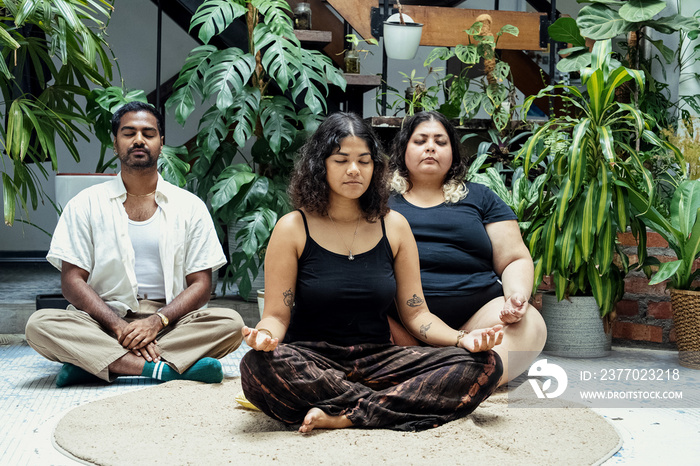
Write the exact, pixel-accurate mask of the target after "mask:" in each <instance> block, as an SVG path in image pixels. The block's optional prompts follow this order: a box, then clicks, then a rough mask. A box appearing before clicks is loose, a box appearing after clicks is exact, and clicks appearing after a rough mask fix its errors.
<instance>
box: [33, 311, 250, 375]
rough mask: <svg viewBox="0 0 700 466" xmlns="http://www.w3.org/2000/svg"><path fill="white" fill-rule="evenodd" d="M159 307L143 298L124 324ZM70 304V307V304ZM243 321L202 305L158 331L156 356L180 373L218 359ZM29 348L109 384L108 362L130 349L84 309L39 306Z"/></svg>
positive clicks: (235, 341)
mask: <svg viewBox="0 0 700 466" xmlns="http://www.w3.org/2000/svg"><path fill="white" fill-rule="evenodd" d="M162 306H163V305H162V304H161V303H158V302H155V301H148V300H143V301H141V303H140V307H141V311H140V312H138V313H133V312H129V313H128V314H127V316H126V317H125V320H126V321H127V322H131V321H133V320H136V319H143V318H146V317H149V316H151V315H152V314H153V313H155V312H156V311H157V310H158V309H159V308H161V307H162ZM71 307H72V306H71ZM242 327H243V319H241V316H240V315H239V314H238V313H237V312H236V311H234V310H232V309H224V308H206V309H199V310H196V311H192V312H190V313H188V314H185V315H184V316H182V317H181V318H180V319H179V320H178V321H177V322H175V323H171V324H170V325H169V326H168V327H167V328H165V329H163V330H162V331H161V332H160V333H159V334H158V337H157V340H158V344H157V348H158V350H159V351H160V355H161V358H162V359H163V360H164V361H165V362H167V363H168V365H169V366H171V367H172V368H174V369H175V370H176V371H178V372H179V373H182V372H184V371H186V370H187V369H188V368H189V367H190V366H192V364H194V363H195V362H197V361H198V360H199V359H201V358H204V357H211V358H217V359H219V358H223V357H224V356H226V355H227V354H229V353H231V352H233V351H234V350H235V349H236V348H238V346H239V345H240V344H241V340H242V339H243V337H242V335H241V328H242ZM26 338H27V343H29V346H31V347H32V348H34V349H35V350H36V351H37V352H38V353H39V354H41V355H42V356H44V357H45V358H47V359H50V360H51V361H57V362H63V363H71V364H73V365H75V366H78V367H80V368H82V369H84V370H86V371H87V372H90V373H91V374H94V375H96V376H97V377H99V378H101V379H103V380H106V381H108V382H111V381H113V380H114V379H115V378H116V377H117V374H110V373H109V370H108V366H109V365H110V364H112V363H113V362H114V361H116V360H117V359H119V358H121V357H122V356H124V355H125V354H126V353H128V352H129V350H127V349H125V348H123V347H122V346H121V345H120V344H119V342H118V341H117V339H116V338H115V336H114V335H111V334H110V333H107V332H106V331H105V329H104V328H103V327H102V326H101V325H100V324H99V323H98V322H97V321H96V320H95V319H93V318H92V317H90V316H89V315H88V314H87V313H86V312H83V311H78V310H74V309H73V310H71V309H41V310H38V311H36V312H35V313H34V314H32V315H31V317H30V318H29V321H28V322H27V328H26Z"/></svg>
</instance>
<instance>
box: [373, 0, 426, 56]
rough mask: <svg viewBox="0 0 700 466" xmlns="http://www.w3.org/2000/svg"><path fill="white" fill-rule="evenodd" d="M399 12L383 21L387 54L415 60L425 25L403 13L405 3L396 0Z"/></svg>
mask: <svg viewBox="0 0 700 466" xmlns="http://www.w3.org/2000/svg"><path fill="white" fill-rule="evenodd" d="M396 4H397V7H398V10H399V12H398V13H395V14H393V15H391V16H389V17H388V18H387V19H386V21H384V23H383V29H382V35H383V36H384V50H385V51H386V56H387V57H389V58H393V59H396V60H413V59H414V58H415V57H416V53H417V52H418V46H419V45H420V38H421V36H422V35H423V25H422V24H421V23H416V22H414V21H413V19H412V18H411V17H410V16H408V15H404V14H403V5H401V2H400V1H398V0H397V1H396Z"/></svg>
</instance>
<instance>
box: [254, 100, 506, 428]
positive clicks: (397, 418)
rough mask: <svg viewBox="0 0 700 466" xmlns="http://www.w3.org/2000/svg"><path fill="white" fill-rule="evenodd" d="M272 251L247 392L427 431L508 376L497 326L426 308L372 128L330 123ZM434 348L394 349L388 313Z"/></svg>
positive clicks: (315, 415) (295, 406)
mask: <svg viewBox="0 0 700 466" xmlns="http://www.w3.org/2000/svg"><path fill="white" fill-rule="evenodd" d="M290 194H291V198H292V201H293V203H294V204H295V206H296V207H297V209H299V210H297V211H294V212H292V213H290V214H287V215H285V216H284V217H282V218H281V219H280V220H279V222H278V223H277V225H276V226H275V229H274V232H273V234H272V237H271V239H270V244H269V247H268V249H267V253H266V256H265V308H264V311H263V317H262V320H261V321H260V322H259V323H258V325H257V326H256V327H255V328H254V329H253V328H248V327H243V330H242V331H243V336H244V338H245V340H246V343H247V344H248V345H250V346H251V348H253V350H252V351H249V352H248V353H246V355H245V356H244V357H243V359H242V361H241V383H242V386H243V391H244V393H245V396H246V398H247V399H248V401H250V402H251V403H252V404H253V405H255V406H257V407H258V408H260V409H261V410H262V411H264V412H265V413H266V414H268V415H270V416H272V417H274V418H276V419H279V420H281V421H284V422H286V423H290V424H294V423H300V424H301V427H300V429H299V430H300V432H310V431H312V430H313V429H317V428H343V427H350V426H355V427H383V428H391V429H397V430H420V429H426V428H430V427H436V426H438V425H441V424H443V423H445V422H448V421H450V420H453V419H457V418H460V417H463V416H466V415H467V414H469V413H470V412H471V411H473V410H474V409H475V408H476V406H477V405H478V404H479V403H481V401H483V400H484V399H486V398H487V397H488V396H489V395H490V394H491V393H492V392H493V390H494V389H495V388H496V386H497V384H498V381H499V379H500V377H501V375H502V371H501V361H500V358H499V356H498V355H497V354H496V353H495V352H494V351H492V350H491V349H492V348H493V347H494V346H496V345H498V344H499V343H500V341H501V339H502V336H503V334H502V330H501V329H502V325H500V324H497V325H494V326H489V327H488V328H484V329H477V330H473V331H471V332H464V331H461V332H460V331H457V330H453V329H452V328H450V327H449V326H447V325H446V324H445V323H444V322H442V321H441V320H440V319H439V318H437V317H435V316H434V315H433V314H431V313H430V311H429V310H428V308H427V306H426V305H425V299H424V297H423V291H422V290H421V284H420V270H419V266H418V250H417V248H416V243H415V241H414V239H413V235H411V230H410V227H409V226H408V222H406V219H404V218H403V217H402V216H401V214H399V213H397V212H393V211H389V209H388V207H387V199H388V196H389V190H388V184H387V167H386V161H385V159H384V157H383V156H382V154H381V151H380V148H379V142H378V140H377V138H376V136H375V135H374V132H373V131H372V128H371V127H370V126H369V125H368V124H367V123H366V122H365V121H364V120H362V119H361V118H359V117H358V116H356V115H353V114H347V113H337V114H334V115H331V116H329V117H328V118H327V119H326V120H325V121H324V122H323V123H322V124H321V125H320V126H319V128H318V130H317V131H316V132H315V133H314V135H313V136H312V137H311V138H310V139H309V141H308V142H307V143H306V145H305V146H304V148H303V149H302V151H301V157H300V159H299V161H298V162H297V166H296V168H295V172H294V174H293V177H292V181H291V186H290ZM394 301H396V302H397V303H399V304H398V312H399V313H400V314H401V318H402V320H403V321H404V322H405V324H406V328H407V329H408V331H409V332H411V334H412V335H414V336H415V337H416V338H419V339H421V340H422V341H425V342H426V343H428V344H430V345H434V346H440V347H424V348H405V347H401V346H396V345H393V344H392V343H391V341H390V338H391V335H390V329H389V325H388V323H387V312H388V310H389V309H390V308H392V307H394Z"/></svg>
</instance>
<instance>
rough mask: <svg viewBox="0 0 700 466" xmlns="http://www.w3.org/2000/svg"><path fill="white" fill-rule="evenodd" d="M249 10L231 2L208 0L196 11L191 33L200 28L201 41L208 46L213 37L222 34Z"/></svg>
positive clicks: (228, 0)
mask: <svg viewBox="0 0 700 466" xmlns="http://www.w3.org/2000/svg"><path fill="white" fill-rule="evenodd" d="M246 11H247V9H246V7H245V5H241V4H239V3H237V2H235V1H231V0H207V1H206V2H203V3H202V4H201V5H200V6H199V8H197V11H195V13H194V15H193V16H192V20H191V21H190V32H192V30H193V29H194V28H196V27H197V26H199V33H198V34H197V36H198V37H199V40H201V41H202V42H204V43H205V44H208V43H209V41H210V40H211V38H212V37H214V36H215V35H217V34H221V33H222V32H223V31H224V30H225V29H226V28H227V27H229V26H230V25H231V23H233V21H234V20H235V19H236V18H238V17H240V16H243V15H244V14H245V13H246Z"/></svg>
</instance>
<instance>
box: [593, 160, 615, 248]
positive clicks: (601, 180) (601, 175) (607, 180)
mask: <svg viewBox="0 0 700 466" xmlns="http://www.w3.org/2000/svg"><path fill="white" fill-rule="evenodd" d="M597 185H598V203H597V204H596V207H595V212H594V214H595V217H594V221H595V229H596V231H601V229H602V227H603V223H604V222H608V223H611V222H610V221H609V220H608V216H609V215H610V209H611V207H612V205H611V202H612V187H613V186H612V172H611V171H610V170H609V169H608V167H607V166H606V165H605V164H601V165H600V170H599V171H598V179H597ZM601 234H602V233H601Z"/></svg>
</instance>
